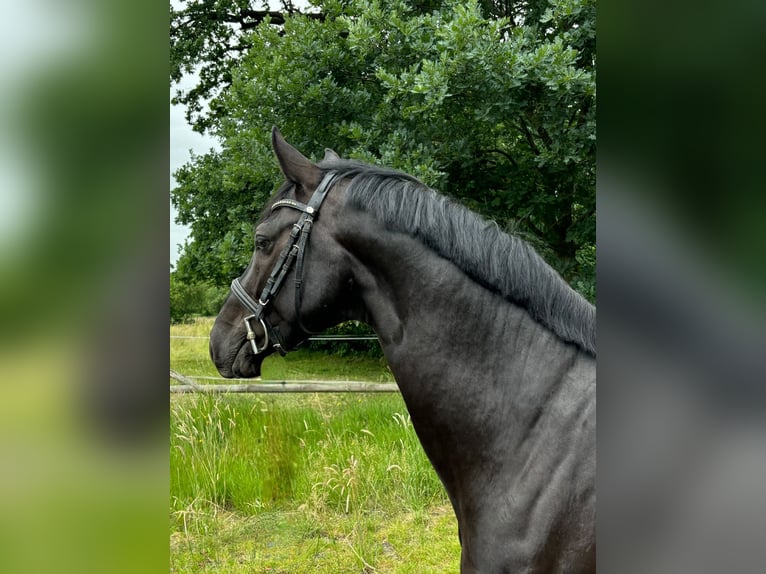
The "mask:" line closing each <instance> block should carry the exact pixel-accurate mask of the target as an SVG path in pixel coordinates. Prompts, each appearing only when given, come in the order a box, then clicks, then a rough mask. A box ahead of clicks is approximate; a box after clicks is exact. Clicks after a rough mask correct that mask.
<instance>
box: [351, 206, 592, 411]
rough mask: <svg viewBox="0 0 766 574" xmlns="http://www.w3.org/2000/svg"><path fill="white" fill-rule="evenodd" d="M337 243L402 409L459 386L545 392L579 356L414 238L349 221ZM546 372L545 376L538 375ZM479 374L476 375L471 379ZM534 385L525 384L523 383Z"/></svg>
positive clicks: (520, 311)
mask: <svg viewBox="0 0 766 574" xmlns="http://www.w3.org/2000/svg"><path fill="white" fill-rule="evenodd" d="M350 227H351V229H350V231H349V232H348V234H347V235H346V237H345V238H344V241H343V243H344V245H345V247H346V249H347V250H348V252H349V253H350V254H351V258H352V260H353V268H354V279H355V281H356V283H357V284H358V286H359V288H360V291H361V293H360V295H361V299H362V301H363V306H364V308H365V311H366V316H365V317H363V319H365V320H366V321H367V322H368V323H370V324H371V325H372V326H373V328H374V329H375V330H376V332H377V333H378V335H379V338H380V341H381V345H382V347H383V350H384V352H385V354H386V358H387V360H388V362H389V364H390V366H391V369H392V371H393V372H394V375H395V376H396V378H397V382H398V383H399V386H400V387H401V388H402V392H403V394H404V395H405V398H406V399H407V398H408V397H409V399H410V400H409V401H408V402H412V401H416V402H420V401H421V400H422V402H431V401H432V399H433V397H432V396H428V395H429V394H433V393H438V392H442V391H443V390H444V389H445V388H446V387H447V386H449V385H452V384H461V385H464V386H469V385H470V386H471V388H472V389H474V390H477V391H478V390H480V389H479V388H477V387H480V386H482V385H484V386H487V385H493V384H495V383H496V382H498V381H502V384H503V385H505V386H506V391H505V392H509V393H517V392H520V390H521V389H522V386H523V388H524V390H523V392H525V393H530V392H538V393H540V394H541V395H545V394H546V393H548V394H550V385H552V384H555V383H556V380H557V374H556V373H557V372H560V371H562V370H565V369H567V368H569V366H570V365H571V364H572V363H573V362H574V361H575V360H576V358H577V357H578V356H579V355H580V354H581V353H580V352H579V351H578V350H577V349H575V348H574V347H573V346H572V345H568V344H566V343H564V342H562V341H561V340H560V339H558V337H556V335H554V334H553V333H552V332H551V331H549V330H548V329H546V328H545V327H543V326H542V325H540V324H539V323H537V322H536V321H534V320H533V319H532V318H531V316H530V315H529V313H527V311H526V310H525V309H523V308H521V307H520V306H517V305H514V304H513V303H511V302H509V301H506V300H505V299H503V298H501V297H500V296H498V295H497V294H495V293H493V292H491V291H489V290H487V289H485V288H484V287H482V286H481V285H479V284H478V283H477V282H475V281H473V280H472V279H470V278H469V277H468V276H467V275H466V274H465V273H464V272H463V271H461V270H460V269H459V268H458V267H457V266H455V265H454V264H453V263H452V262H450V261H447V260H446V259H444V258H442V257H440V256H438V255H437V254H436V253H435V252H433V251H432V250H430V249H429V248H428V247H426V246H424V245H423V244H422V243H421V242H420V241H418V240H416V239H414V238H412V237H410V236H408V235H405V234H400V233H394V232H390V231H386V230H383V229H382V228H380V226H376V225H375V224H374V223H372V222H370V221H366V222H358V223H357V224H356V225H353V226H350ZM546 373H550V376H549V377H547V378H546ZM477 375H478V376H477ZM530 376H532V377H535V378H536V379H537V381H536V384H534V385H529V384H528V383H529V377H530Z"/></svg>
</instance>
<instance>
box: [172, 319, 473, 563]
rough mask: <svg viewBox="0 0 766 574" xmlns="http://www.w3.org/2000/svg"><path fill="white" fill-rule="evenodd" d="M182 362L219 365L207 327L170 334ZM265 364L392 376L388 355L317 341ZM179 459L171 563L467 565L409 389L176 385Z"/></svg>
mask: <svg viewBox="0 0 766 574" xmlns="http://www.w3.org/2000/svg"><path fill="white" fill-rule="evenodd" d="M210 325H211V321H210V320H209V319H202V320H197V321H195V323H193V324H189V325H178V326H175V325H174V326H172V327H171V334H173V335H192V336H205V335H207V334H208V333H209V330H210ZM171 368H172V369H175V370H177V371H179V372H181V373H183V374H186V375H215V374H216V373H215V369H214V367H213V366H212V364H211V363H210V360H209V359H208V358H207V341H206V340H204V339H171ZM263 376H264V379H302V378H311V379H336V380H344V379H349V380H368V381H390V380H392V379H391V376H390V373H389V372H388V370H387V368H386V367H385V363H384V362H382V360H379V359H374V358H367V357H362V358H353V359H349V358H346V357H344V358H337V357H328V356H326V355H323V354H321V353H315V352H309V351H297V352H295V353H291V354H289V355H288V356H287V357H285V358H282V357H270V358H269V359H267V361H266V363H265V364H264V368H263ZM170 464H171V471H170V474H171V485H170V494H171V499H170V553H171V571H172V572H258V573H260V572H264V573H265V572H269V573H277V572H280V573H291V574H292V573H319V574H322V573H327V574H330V573H333V574H340V573H346V572H348V573H371V572H386V573H405V572H407V573H429V572H433V573H441V572H457V571H458V564H459V555H460V545H459V542H458V539H457V525H456V522H455V519H454V516H453V514H452V510H451V508H450V506H449V503H448V501H447V498H446V494H445V493H444V491H443V488H442V486H441V484H440V482H439V480H438V478H437V477H436V475H435V473H434V472H433V469H432V468H431V466H430V464H429V463H428V460H427V459H426V457H425V454H424V453H423V451H422V448H421V447H420V444H419V443H418V440H417V437H416V436H415V433H414V430H413V428H412V423H411V421H410V419H409V416H408V414H407V411H406V408H405V406H404V403H403V401H402V399H401V397H400V396H399V395H398V394H382V395H378V394H375V395H372V394H371V395H365V394H299V395H220V396H212V395H172V398H171V428H170Z"/></svg>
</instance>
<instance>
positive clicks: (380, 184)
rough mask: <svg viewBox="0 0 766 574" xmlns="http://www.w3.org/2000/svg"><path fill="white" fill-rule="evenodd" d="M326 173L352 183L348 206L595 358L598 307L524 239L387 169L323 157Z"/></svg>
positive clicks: (419, 183) (404, 175)
mask: <svg viewBox="0 0 766 574" xmlns="http://www.w3.org/2000/svg"><path fill="white" fill-rule="evenodd" d="M319 167H321V168H322V169H323V170H325V171H336V172H337V173H338V174H339V175H340V176H342V177H344V178H351V182H350V183H349V185H348V189H347V201H348V202H349V203H350V204H351V205H352V206H354V207H356V208H358V209H362V210H364V211H367V212H369V213H371V214H372V215H373V216H374V217H375V218H376V219H378V220H379V221H381V222H382V223H383V224H384V225H385V226H386V227H388V228H389V229H393V230H396V231H399V232H402V233H407V234H409V235H411V236H413V237H416V238H418V239H419V240H420V241H422V242H423V243H424V244H425V245H427V246H428V247H429V248H431V249H432V250H434V251H435V252H436V253H438V254H439V255H440V256H442V257H444V258H446V259H449V260H450V261H452V262H453V263H454V264H455V265H457V266H458V267H459V268H460V269H461V270H462V271H463V272H464V273H466V275H468V276H469V277H470V278H471V279H473V280H474V281H476V282H477V283H479V284H480V285H482V286H484V287H485V288H487V289H490V290H491V291H494V292H496V293H499V294H500V295H501V296H502V297H503V298H505V299H506V300H508V301H510V302H512V303H515V304H517V305H519V306H521V307H523V308H525V309H526V310H527V311H528V312H529V314H530V315H531V316H532V317H533V318H534V319H535V320H536V321H538V322H540V323H541V324H543V325H544V326H546V327H547V328H549V329H551V330H552V331H553V332H554V333H555V334H556V335H557V336H558V337H559V338H561V339H562V340H564V341H567V342H570V343H574V344H575V345H577V346H578V347H580V348H581V349H582V350H584V351H586V352H587V353H590V354H591V355H593V356H595V355H596V308H595V307H594V306H593V305H591V304H590V303H589V302H588V301H587V300H586V299H585V298H584V297H583V296H582V295H580V294H579V293H577V292H576V291H575V290H574V289H572V288H571V287H570V286H569V285H568V284H567V283H566V281H564V279H562V277H561V276H560V275H559V274H558V273H557V272H556V271H555V270H554V269H553V268H552V267H551V266H550V265H548V264H547V263H546V262H545V261H544V260H543V258H542V257H540V255H538V254H537V252H536V251H535V250H534V248H533V247H532V246H531V245H529V244H528V243H527V242H526V241H524V240H523V239H521V238H519V237H516V236H513V235H509V234H507V233H504V232H503V231H501V230H500V228H499V227H498V226H497V224H496V223H494V222H490V221H487V220H485V219H483V218H482V217H480V216H479V215H477V214H476V213H474V212H472V211H470V210H468V209H467V208H465V207H463V206H462V205H459V204H457V203H455V202H454V201H452V200H450V199H449V198H447V197H446V196H444V195H441V194H439V193H437V192H436V191H434V190H432V189H430V188H429V187H427V186H426V185H424V184H423V183H421V182H420V181H419V180H417V179H416V178H414V177H412V176H410V175H407V174H405V173H402V172H400V171H397V170H393V169H390V168H383V167H377V166H373V165H369V164H366V163H362V162H358V161H353V160H342V159H339V160H325V161H322V162H320V163H319Z"/></svg>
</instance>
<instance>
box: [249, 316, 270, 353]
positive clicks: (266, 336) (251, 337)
mask: <svg viewBox="0 0 766 574" xmlns="http://www.w3.org/2000/svg"><path fill="white" fill-rule="evenodd" d="M255 318H256V317H255V315H248V316H247V317H245V318H244V319H243V321H244V323H245V328H246V329H247V340H248V341H250V345H251V346H252V347H253V353H255V354H256V355H257V354H258V353H262V352H263V351H265V350H266V348H267V347H268V346H269V330H268V329H267V328H266V323H264V322H263V319H258V321H260V322H261V327H263V337H264V341H263V347H261V350H260V351H259V350H258V344H257V343H256V342H255V331H253V328H252V327H251V326H250V319H255Z"/></svg>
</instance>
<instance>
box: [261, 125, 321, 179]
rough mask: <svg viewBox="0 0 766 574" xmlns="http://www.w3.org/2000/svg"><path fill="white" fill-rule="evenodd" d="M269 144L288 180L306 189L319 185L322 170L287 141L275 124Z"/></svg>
mask: <svg viewBox="0 0 766 574" xmlns="http://www.w3.org/2000/svg"><path fill="white" fill-rule="evenodd" d="M271 145H272V147H273V148H274V154H275V155H276V156H277V160H279V167H280V168H281V169H282V173H283V174H284V175H285V177H286V178H287V179H288V180H289V181H292V182H293V183H297V184H299V185H300V186H301V187H303V189H305V190H307V191H308V190H311V191H313V190H314V189H315V188H316V186H317V185H319V180H320V179H321V177H322V170H320V169H319V168H318V167H317V166H315V165H314V164H313V163H311V162H310V161H309V160H308V159H306V157H305V156H304V155H303V154H302V153H301V152H299V151H298V150H297V149H295V148H294V147H293V146H291V145H290V144H289V143H287V141H285V138H284V137H282V134H281V133H280V132H279V129H277V127H276V126H274V128H273V129H272V130H271Z"/></svg>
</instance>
